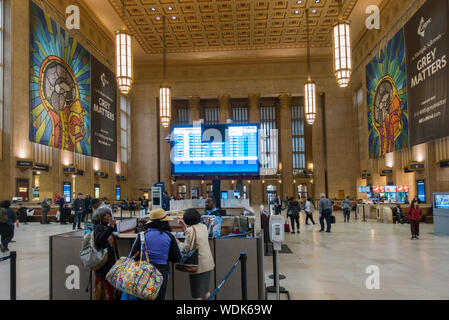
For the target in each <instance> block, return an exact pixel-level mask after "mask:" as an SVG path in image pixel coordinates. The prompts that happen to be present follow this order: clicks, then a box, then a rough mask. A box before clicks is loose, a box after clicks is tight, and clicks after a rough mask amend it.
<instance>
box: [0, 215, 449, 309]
mask: <svg viewBox="0 0 449 320" xmlns="http://www.w3.org/2000/svg"><path fill="white" fill-rule="evenodd" d="M342 220H343V218H342V217H341V214H340V213H337V224H336V225H334V226H333V229H332V230H333V232H332V233H330V234H327V233H319V232H318V230H319V228H318V227H317V226H316V227H313V226H305V225H301V233H300V234H288V235H287V236H286V244H287V245H288V246H289V247H290V249H291V250H292V251H293V254H281V255H280V271H281V273H282V274H284V275H285V276H286V277H287V279H286V280H283V281H282V282H281V284H282V285H283V286H284V287H285V288H286V289H287V290H288V291H289V292H290V295H291V297H292V299H295V300H310V299H320V300H321V299H449V286H448V285H447V284H448V283H449V268H448V265H449V250H448V248H449V237H441V236H435V235H433V234H432V232H433V225H421V240H417V241H412V240H410V235H409V225H392V224H381V223H378V222H376V221H369V222H361V221H360V220H358V221H351V223H349V224H344V223H343V221H342ZM302 223H304V221H302ZM70 230H71V226H69V225H67V226H61V225H58V224H51V225H46V226H42V225H40V224H28V225H21V227H20V228H19V229H18V230H16V238H15V240H17V242H16V243H11V244H10V248H11V249H12V250H16V251H17V252H18V266H17V274H18V278H17V282H18V283H17V286H18V292H17V295H18V299H48V292H49V266H48V262H49V258H48V250H49V236H50V235H55V234H61V233H65V232H68V231H70ZM371 265H374V266H377V267H378V268H379V271H380V289H379V290H368V289H367V288H366V284H365V283H366V279H367V277H368V276H369V274H366V273H365V270H366V268H367V267H368V266H371ZM264 268H265V273H266V276H267V280H266V283H267V284H268V285H271V284H272V280H271V279H268V275H269V274H271V272H272V257H265V258H264ZM0 284H1V285H0V300H5V299H9V262H0ZM273 298H274V296H273V295H272V294H270V295H269V299H273ZM285 298H286V297H285V296H282V299H285Z"/></svg>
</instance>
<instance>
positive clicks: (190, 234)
mask: <svg viewBox="0 0 449 320" xmlns="http://www.w3.org/2000/svg"><path fill="white" fill-rule="evenodd" d="M200 222H201V215H200V214H199V212H198V211H197V210H196V209H188V210H186V211H185V212H184V217H183V218H182V219H180V220H179V224H180V225H181V226H182V228H183V230H184V232H185V236H186V238H185V241H184V245H183V246H182V252H183V253H188V252H190V251H192V250H198V271H197V272H195V273H191V274H190V276H189V277H190V294H191V296H192V298H193V299H194V300H207V299H208V298H209V296H210V290H209V288H210V277H211V274H212V270H214V268H215V263H214V258H213V257H212V252H211V250H210V246H209V233H208V231H207V227H206V226H205V225H204V224H202V223H200Z"/></svg>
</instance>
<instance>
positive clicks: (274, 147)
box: [260, 99, 278, 175]
mask: <svg viewBox="0 0 449 320" xmlns="http://www.w3.org/2000/svg"><path fill="white" fill-rule="evenodd" d="M261 104H262V106H261V107H260V135H261V140H262V141H261V143H260V164H261V175H273V174H276V173H277V169H278V132H277V125H276V104H277V100H276V99H262V101H261Z"/></svg>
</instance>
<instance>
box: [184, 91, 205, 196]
mask: <svg viewBox="0 0 449 320" xmlns="http://www.w3.org/2000/svg"><path fill="white" fill-rule="evenodd" d="M189 108H190V110H189V118H190V122H191V123H192V124H193V123H194V122H195V121H199V120H200V97H199V96H197V95H194V96H189ZM186 185H187V199H190V191H191V190H193V188H199V189H200V192H201V180H191V181H186Z"/></svg>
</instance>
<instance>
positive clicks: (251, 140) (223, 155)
mask: <svg viewBox="0 0 449 320" xmlns="http://www.w3.org/2000/svg"><path fill="white" fill-rule="evenodd" d="M258 137H259V126H258V125H257V124H244V125H231V124H230V125H202V126H175V127H172V150H171V161H172V174H173V175H212V174H213V175H215V174H217V175H239V174H242V175H243V174H245V175H258V174H259V145H258V142H259V140H258Z"/></svg>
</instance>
